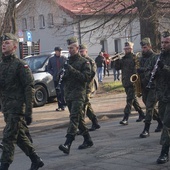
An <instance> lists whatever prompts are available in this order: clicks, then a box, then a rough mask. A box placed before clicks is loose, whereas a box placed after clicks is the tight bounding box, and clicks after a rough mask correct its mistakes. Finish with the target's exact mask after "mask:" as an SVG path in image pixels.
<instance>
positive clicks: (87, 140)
mask: <svg viewBox="0 0 170 170" xmlns="http://www.w3.org/2000/svg"><path fill="white" fill-rule="evenodd" d="M83 137H84V142H83V144H82V145H80V146H79V147H78V149H86V148H89V147H91V146H93V141H92V140H91V137H90V134H89V133H87V134H86V135H83Z"/></svg>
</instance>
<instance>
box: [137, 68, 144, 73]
mask: <svg viewBox="0 0 170 170" xmlns="http://www.w3.org/2000/svg"><path fill="white" fill-rule="evenodd" d="M144 71H145V70H144V69H143V68H138V69H137V73H138V74H141V73H144Z"/></svg>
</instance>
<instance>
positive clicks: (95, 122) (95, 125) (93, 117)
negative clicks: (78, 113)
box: [79, 44, 100, 131]
mask: <svg viewBox="0 0 170 170" xmlns="http://www.w3.org/2000/svg"><path fill="white" fill-rule="evenodd" d="M79 52H80V55H81V56H82V57H84V58H86V59H87V60H88V61H89V62H90V64H91V81H90V82H89V83H87V94H86V95H87V96H86V103H85V113H86V115H87V117H88V118H89V119H90V120H91V121H92V127H91V128H90V129H89V131H94V130H96V129H99V128H100V125H99V124H98V120H97V116H96V115H95V113H94V110H93V108H92V106H91V103H90V95H91V92H92V88H93V83H94V76H95V74H96V63H95V61H94V60H93V59H91V58H90V57H89V56H88V52H87V46H86V45H85V44H80V45H79Z"/></svg>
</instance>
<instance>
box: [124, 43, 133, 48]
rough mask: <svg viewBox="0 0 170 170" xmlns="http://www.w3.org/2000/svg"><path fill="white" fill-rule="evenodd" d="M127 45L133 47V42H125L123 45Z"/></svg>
mask: <svg viewBox="0 0 170 170" xmlns="http://www.w3.org/2000/svg"><path fill="white" fill-rule="evenodd" d="M128 46H130V47H131V48H133V43H132V42H125V47H128Z"/></svg>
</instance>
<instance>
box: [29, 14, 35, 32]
mask: <svg viewBox="0 0 170 170" xmlns="http://www.w3.org/2000/svg"><path fill="white" fill-rule="evenodd" d="M34 29H35V19H34V17H30V30H34Z"/></svg>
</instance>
